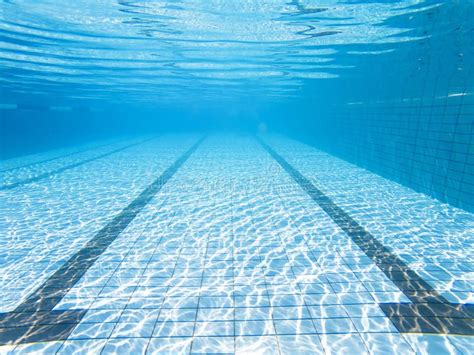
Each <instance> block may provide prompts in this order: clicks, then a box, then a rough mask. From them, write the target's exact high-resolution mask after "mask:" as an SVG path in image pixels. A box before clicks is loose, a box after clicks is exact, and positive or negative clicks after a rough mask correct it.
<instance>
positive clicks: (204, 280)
mask: <svg viewBox="0 0 474 355" xmlns="http://www.w3.org/2000/svg"><path fill="white" fill-rule="evenodd" d="M9 164H10V165H5V166H2V171H1V172H0V173H1V174H2V187H1V189H0V196H1V199H2V201H1V203H0V208H1V209H2V210H3V211H2V213H1V216H2V217H1V218H2V221H1V223H0V225H1V226H2V227H1V228H2V234H3V235H5V236H6V240H7V243H3V244H2V245H0V251H1V253H0V258H1V260H2V263H1V265H2V268H1V275H2V277H1V289H2V295H1V299H0V344H2V346H1V348H0V352H1V353H16V352H19V353H23V352H27V351H33V352H43V353H56V352H57V353H59V354H71V353H80V352H87V351H89V352H94V353H99V352H101V351H102V352H103V353H109V352H114V351H115V352H119V353H124V352H129V353H144V352H147V353H172V354H177V353H206V352H221V353H249V352H255V353H269V354H275V353H281V354H287V353H337V352H340V353H372V354H388V353H393V354H404V353H426V352H430V353H443V354H444V353H451V354H468V353H469V352H470V351H471V350H472V337H471V336H472V335H473V333H474V328H473V310H472V303H473V301H474V300H473V293H472V292H473V290H472V284H473V280H472V271H473V269H474V266H473V260H472V253H469V252H468V250H469V248H471V247H472V246H471V245H470V242H469V236H470V235H472V233H473V231H474V216H473V215H472V214H470V213H468V212H465V211H462V210H460V209H456V208H454V207H450V206H448V205H446V204H441V203H440V202H437V201H436V200H433V199H431V198H429V197H427V196H425V195H423V194H420V193H416V192H413V191H412V190H410V189H408V188H406V187H403V186H401V185H398V184H396V183H394V182H391V181H389V180H386V179H384V178H382V177H380V176H378V175H375V174H373V173H370V172H368V171H366V170H364V169H361V168H358V167H356V166H354V165H352V164H349V163H347V162H345V161H343V160H340V159H338V158H335V157H333V156H331V155H329V154H327V153H324V152H321V151H319V150H316V149H315V148H312V147H310V146H308V145H305V144H302V143H300V142H298V141H295V140H291V139H289V138H287V137H285V136H279V135H262V136H259V137H255V136H251V135H231V134H228V135H220V134H209V135H207V136H203V135H199V134H194V135H193V134H188V135H178V134H174V135H170V134H164V135H161V136H157V137H141V138H139V139H137V138H135V139H131V138H127V139H125V138H124V139H122V140H114V141H104V142H95V143H91V144H90V145H87V146H81V147H74V148H70V149H63V150H61V151H56V152H50V153H41V154H38V155H37V156H29V157H25V158H19V159H16V161H14V160H12V161H11V162H10V163H9ZM8 186H10V187H8ZM4 187H7V188H4ZM427 320H428V321H429V322H428V323H429V324H430V326H427Z"/></svg>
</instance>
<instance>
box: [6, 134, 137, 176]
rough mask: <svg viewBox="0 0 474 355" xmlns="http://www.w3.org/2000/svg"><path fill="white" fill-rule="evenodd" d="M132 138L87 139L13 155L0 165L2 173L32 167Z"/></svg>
mask: <svg viewBox="0 0 474 355" xmlns="http://www.w3.org/2000/svg"><path fill="white" fill-rule="evenodd" d="M127 140H130V141H131V140H132V137H122V138H109V139H100V140H97V141H87V142H85V143H82V144H80V145H77V146H67V147H62V148H58V149H53V150H47V151H42V152H39V153H33V154H29V155H26V156H25V155H23V156H20V157H13V158H10V159H5V160H2V162H1V165H0V174H1V173H5V172H9V171H13V170H19V169H24V168H29V167H32V166H33V165H43V164H45V163H48V162H51V161H54V160H59V159H61V160H65V159H66V158H68V157H70V156H73V155H79V154H83V153H86V152H87V151H91V150H97V149H100V148H102V147H106V146H108V145H112V144H114V143H119V142H121V141H123V142H125V141H127Z"/></svg>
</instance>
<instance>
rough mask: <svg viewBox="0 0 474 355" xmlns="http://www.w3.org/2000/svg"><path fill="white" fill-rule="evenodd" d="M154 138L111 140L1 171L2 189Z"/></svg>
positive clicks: (10, 187)
mask: <svg viewBox="0 0 474 355" xmlns="http://www.w3.org/2000/svg"><path fill="white" fill-rule="evenodd" d="M152 138H153V137H142V138H135V139H128V140H125V141H116V142H111V143H109V144H104V145H100V146H97V147H94V148H92V149H86V150H84V151H82V152H78V153H75V154H66V155H65V156H63V157H56V156H54V155H53V157H52V158H51V159H45V160H44V161H40V162H38V163H37V164H28V165H27V166H24V167H20V168H17V169H8V170H7V171H4V172H1V173H0V181H1V185H0V191H1V190H10V189H14V188H16V187H20V186H22V185H27V184H31V183H34V182H38V181H40V180H42V179H45V178H50V177H52V176H54V175H57V174H59V173H61V172H63V171H66V170H69V169H73V168H75V167H77V166H80V165H83V164H87V163H88V162H91V161H94V160H97V159H102V158H105V157H107V156H109V155H113V154H116V153H119V152H121V151H123V150H126V149H130V148H132V147H134V146H137V145H140V144H143V143H145V142H147V141H148V140H150V139H152ZM51 154H52V153H51Z"/></svg>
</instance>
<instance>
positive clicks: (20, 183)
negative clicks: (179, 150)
mask: <svg viewBox="0 0 474 355" xmlns="http://www.w3.org/2000/svg"><path fill="white" fill-rule="evenodd" d="M153 139H156V137H152V138H148V139H145V140H142V141H140V142H135V143H132V144H129V145H126V146H124V147H121V148H117V149H114V150H112V151H110V152H107V153H103V154H100V155H98V156H96V157H92V158H88V159H85V160H82V161H79V162H77V163H73V164H70V165H66V166H63V167H62V168H58V169H55V170H52V171H49V172H46V173H43V174H40V175H37V176H33V177H31V178H27V179H24V180H21V181H17V182H13V183H11V184H6V185H1V186H0V191H5V190H12V189H14V188H16V187H19V186H23V185H28V184H31V183H33V182H37V181H39V180H42V179H46V178H49V177H51V176H54V175H57V174H60V173H63V172H65V171H67V170H70V169H73V168H77V167H78V166H81V165H84V164H87V163H90V162H93V161H96V160H98V159H102V158H105V157H108V156H109V155H112V154H115V153H119V152H121V151H124V150H126V149H129V148H132V147H135V146H137V145H141V144H144V143H146V142H149V141H151V140H153Z"/></svg>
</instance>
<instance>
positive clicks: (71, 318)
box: [0, 137, 205, 345]
mask: <svg viewBox="0 0 474 355" xmlns="http://www.w3.org/2000/svg"><path fill="white" fill-rule="evenodd" d="M204 139H205V137H202V138H201V139H199V140H198V141H197V142H196V143H195V144H194V145H193V146H192V147H191V148H189V149H188V150H187V151H186V152H185V153H184V154H183V155H182V156H181V157H180V158H179V159H178V160H176V161H175V162H174V163H173V165H171V166H170V167H169V168H168V169H166V170H165V171H164V172H163V174H162V175H161V176H160V177H158V178H157V179H156V180H155V181H153V182H152V183H151V184H150V185H148V187H147V188H146V189H145V190H143V191H142V192H141V193H140V195H139V196H138V197H137V198H135V200H133V201H132V202H131V203H130V204H129V205H128V206H127V207H125V208H124V209H123V210H122V211H121V212H120V213H119V214H118V215H117V216H116V217H114V218H113V219H112V220H111V221H110V222H109V223H108V224H107V225H106V226H105V227H103V228H102V229H101V230H100V231H99V232H97V234H96V235H95V236H94V237H93V238H92V239H91V240H90V241H88V242H87V243H86V245H85V246H84V247H83V248H82V249H81V250H79V251H78V252H77V253H75V254H74V255H73V256H71V257H70V258H69V260H68V261H67V262H65V263H64V265H63V266H61V268H59V270H57V271H56V272H55V273H54V274H53V275H52V276H50V277H49V278H48V279H47V280H46V281H45V282H44V283H43V284H42V285H41V286H40V287H38V289H36V291H35V292H33V293H32V294H31V295H30V296H29V297H28V298H27V299H26V300H25V301H23V302H22V303H21V304H20V305H19V306H18V307H16V308H15V310H14V311H12V312H8V313H3V314H0V345H7V344H21V343H31V342H38V341H53V340H65V339H67V337H68V336H69V335H70V334H71V332H72V331H73V330H74V328H75V327H76V325H77V324H78V323H79V322H80V321H81V319H82V317H83V316H84V315H85V314H86V312H87V310H66V311H58V310H53V308H54V307H55V306H56V305H57V304H58V303H59V302H60V301H61V300H62V299H63V297H64V296H65V295H66V294H67V293H68V291H69V290H70V289H71V288H72V287H73V286H74V285H75V284H76V283H77V282H78V281H79V279H80V278H81V277H82V276H83V275H84V274H85V273H86V272H87V270H88V269H89V268H90V267H91V266H92V265H93V264H94V263H95V262H96V261H97V259H98V258H99V257H100V255H101V254H102V253H103V252H104V251H105V250H106V249H107V248H108V247H109V245H110V244H111V243H112V242H113V241H114V240H115V239H116V238H117V237H118V236H119V234H120V233H121V232H122V231H123V230H124V229H125V228H126V227H127V226H128V225H129V224H130V222H132V220H133V219H134V218H135V217H136V216H137V215H138V214H139V213H140V211H141V210H142V209H143V208H144V207H145V206H146V205H147V204H148V203H149V202H150V201H151V199H152V198H153V197H154V196H155V195H156V193H157V192H158V191H160V190H161V188H162V187H163V186H164V185H165V184H166V183H167V182H168V181H169V180H170V179H171V177H172V176H173V175H174V174H175V173H176V172H177V171H178V169H179V168H180V167H181V166H182V165H183V164H184V163H185V162H186V160H187V159H188V158H189V157H190V156H191V154H193V153H194V152H195V151H196V149H197V148H198V146H199V145H200V144H201V143H202V141H203V140H204Z"/></svg>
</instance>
